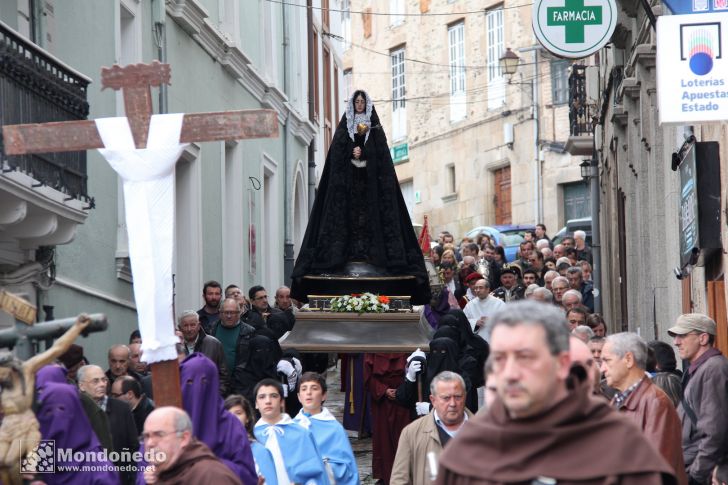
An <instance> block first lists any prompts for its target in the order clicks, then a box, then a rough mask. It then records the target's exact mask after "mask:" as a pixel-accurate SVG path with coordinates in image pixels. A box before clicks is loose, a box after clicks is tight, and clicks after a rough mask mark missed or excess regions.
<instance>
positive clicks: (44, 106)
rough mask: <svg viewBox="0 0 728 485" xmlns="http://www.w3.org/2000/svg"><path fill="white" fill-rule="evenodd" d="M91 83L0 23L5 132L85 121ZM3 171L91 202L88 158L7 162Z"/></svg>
mask: <svg viewBox="0 0 728 485" xmlns="http://www.w3.org/2000/svg"><path fill="white" fill-rule="evenodd" d="M89 83H90V80H89V79H88V78H86V77H85V76H83V75H82V74H80V73H77V72H75V71H74V70H72V69H71V68H70V67H68V66H66V65H64V64H63V63H62V62H61V61H59V60H57V59H55V58H54V57H53V56H51V55H50V54H48V53H47V52H45V51H44V50H43V49H41V48H39V47H38V46H36V45H35V44H33V43H31V42H29V41H28V40H26V39H24V38H23V37H22V36H20V35H18V33H17V32H15V31H13V30H12V29H10V28H9V27H8V26H7V25H5V24H4V23H2V22H0V126H2V125H11V124H23V123H46V122H50V121H67V120H81V119H86V118H87V116H88V113H89V105H88V102H87V97H86V95H87V87H88V85H89ZM0 153H2V161H4V162H5V163H4V164H2V165H3V170H7V169H8V166H9V169H12V170H17V171H20V172H23V173H25V174H27V175H29V176H31V177H32V178H33V179H35V180H37V181H38V182H40V183H42V184H43V185H45V186H48V187H50V188H53V189H55V190H58V191H59V192H62V193H64V194H66V195H67V196H68V197H71V198H75V199H81V200H87V199H88V191H87V183H86V182H87V180H86V178H87V174H86V152H68V153H47V154H40V155H21V156H9V157H8V156H5V154H4V150H3V143H2V136H0Z"/></svg>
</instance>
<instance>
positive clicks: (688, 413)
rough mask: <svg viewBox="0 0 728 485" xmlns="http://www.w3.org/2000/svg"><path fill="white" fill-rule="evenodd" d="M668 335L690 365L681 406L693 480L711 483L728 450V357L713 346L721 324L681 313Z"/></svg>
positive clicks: (689, 475)
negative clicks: (717, 327) (727, 413)
mask: <svg viewBox="0 0 728 485" xmlns="http://www.w3.org/2000/svg"><path fill="white" fill-rule="evenodd" d="M667 333H668V334H669V335H670V337H672V338H673V342H674V344H675V347H677V350H678V353H679V354H680V358H681V359H683V360H686V361H688V362H689V363H690V366H689V367H688V368H687V369H685V371H684V374H683V398H682V401H681V402H680V406H678V410H677V411H678V416H680V420H681V421H682V447H683V454H684V456H685V466H686V467H687V472H688V480H689V483H690V484H704V483H709V482H710V476H711V474H712V473H713V469H714V468H715V466H716V465H717V464H718V463H719V462H720V461H721V460H722V459H723V458H724V457H725V456H726V453H728V438H726V429H727V428H728V415H726V409H728V392H727V391H726V389H728V359H726V358H725V357H724V356H723V354H721V353H720V350H718V349H717V348H715V347H713V343H714V342H715V333H716V324H715V321H714V320H713V319H712V318H710V317H708V316H707V315H703V314H702V313H686V314H683V315H680V316H679V317H677V320H676V321H675V326H673V327H672V328H670V329H669V330H668V331H667Z"/></svg>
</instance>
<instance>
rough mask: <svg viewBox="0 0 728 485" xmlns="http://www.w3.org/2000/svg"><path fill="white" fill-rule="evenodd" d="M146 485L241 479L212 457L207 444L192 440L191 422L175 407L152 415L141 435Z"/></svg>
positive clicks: (232, 482)
mask: <svg viewBox="0 0 728 485" xmlns="http://www.w3.org/2000/svg"><path fill="white" fill-rule="evenodd" d="M142 441H143V443H144V449H145V450H146V451H145V458H146V459H148V460H149V464H150V466H149V467H147V469H146V470H144V480H145V482H146V483H226V484H227V483H229V484H241V483H242V482H241V481H240V479H239V478H238V477H237V476H236V475H235V474H234V473H233V472H232V470H230V468H228V467H227V466H226V465H224V464H223V463H222V462H220V460H218V459H217V458H216V457H215V455H213V454H212V452H211V451H210V448H208V447H207V445H206V444H204V443H202V442H201V441H198V440H197V439H195V437H194V436H192V421H191V420H190V417H189V416H188V415H187V413H186V412H184V411H182V410H181V409H178V408H175V407H162V408H159V409H156V410H154V411H152V413H151V414H150V415H149V417H147V420H146V422H145V423H144V432H143V433H142Z"/></svg>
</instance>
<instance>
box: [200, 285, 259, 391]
mask: <svg viewBox="0 0 728 485" xmlns="http://www.w3.org/2000/svg"><path fill="white" fill-rule="evenodd" d="M254 334H255V328H253V327H252V326H251V325H248V324H247V323H245V322H244V321H242V319H241V317H240V304H239V303H238V301H237V300H236V299H235V298H226V299H225V300H224V301H223V302H222V305H221V306H220V321H219V322H216V323H215V324H214V325H213V326H212V328H211V329H210V335H212V336H213V337H215V338H216V339H217V340H219V341H220V343H221V344H222V348H223V350H224V351H225V364H226V365H227V368H228V369H230V372H229V377H230V378H232V376H233V375H234V373H235V368H236V367H237V366H238V365H239V364H244V363H245V362H246V361H247V360H248V347H249V346H250V339H251V338H253V335H254Z"/></svg>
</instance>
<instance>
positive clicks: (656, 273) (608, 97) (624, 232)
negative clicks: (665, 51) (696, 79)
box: [589, 0, 728, 351]
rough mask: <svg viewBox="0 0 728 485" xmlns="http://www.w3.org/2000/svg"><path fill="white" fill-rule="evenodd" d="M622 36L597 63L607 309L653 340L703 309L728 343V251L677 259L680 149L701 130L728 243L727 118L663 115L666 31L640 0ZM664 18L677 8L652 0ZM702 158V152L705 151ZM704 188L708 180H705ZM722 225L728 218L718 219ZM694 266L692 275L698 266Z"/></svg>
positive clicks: (628, 6)
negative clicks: (662, 39)
mask: <svg viewBox="0 0 728 485" xmlns="http://www.w3.org/2000/svg"><path fill="white" fill-rule="evenodd" d="M618 4H619V8H620V12H619V18H618V24H617V29H616V31H615V34H614V36H613V37H612V42H611V43H610V44H608V45H607V47H606V48H604V49H602V50H601V51H600V52H599V53H598V54H596V55H595V56H593V57H592V58H591V59H590V60H589V63H590V64H592V65H594V66H597V67H598V72H599V86H598V90H597V91H598V92H599V93H600V99H599V101H598V103H596V105H595V106H594V108H596V109H595V111H594V120H595V133H594V138H595V141H596V147H597V156H598V162H599V175H600V192H601V195H600V196H601V205H600V221H601V228H602V230H601V239H602V261H603V265H602V269H603V271H602V274H603V280H602V282H603V285H602V286H603V307H604V316H605V318H606V320H607V322H608V324H609V327H610V330H611V331H620V330H629V331H637V332H639V333H640V334H641V335H642V336H643V337H645V338H646V339H648V340H649V339H653V338H659V339H661V340H666V341H668V342H669V341H671V339H670V338H669V337H668V335H667V329H668V328H669V327H670V326H671V325H672V324H673V322H674V321H675V318H676V317H677V316H678V315H680V314H681V313H683V312H691V311H695V312H703V313H707V314H709V315H711V316H712V317H713V318H715V319H716V320H717V321H718V323H719V325H718V328H719V335H718V342H719V345H720V346H721V348H722V349H723V350H724V351H725V350H728V335H727V333H726V332H727V328H728V327H727V322H726V317H725V315H726V309H725V308H726V305H725V301H726V292H725V283H724V274H725V268H726V263H728V260H727V259H726V255H725V251H724V250H722V249H720V250H716V251H706V250H703V251H701V257H700V258H699V261H698V263H697V265H687V266H685V267H683V268H682V269H683V274H682V275H681V277H682V279H678V278H676V275H675V271H674V270H675V268H678V269H679V268H680V267H681V266H682V263H681V258H680V238H681V230H680V195H681V186H680V175H679V172H677V171H674V170H673V169H672V163H673V153H676V152H678V151H679V149H680V148H681V146H682V145H683V144H684V143H685V141H686V139H687V138H688V137H690V136H691V135H694V136H695V138H696V140H697V141H699V142H705V141H715V142H718V143H719V146H720V149H719V155H720V216H719V219H720V220H719V221H718V220H717V219H716V220H715V221H714V225H713V229H715V230H717V231H719V232H720V235H721V236H720V237H721V239H722V247H723V248H725V247H728V246H727V243H728V231H726V187H728V184H727V182H728V166H727V161H728V149H727V147H728V128H727V127H726V123H725V122H723V123H714V124H695V125H666V124H663V125H661V124H660V113H659V107H658V96H660V93H659V92H658V90H657V77H656V32H655V27H654V25H653V24H652V22H651V20H650V16H649V15H648V12H647V11H646V10H645V8H644V7H643V6H642V5H641V4H640V2H633V1H629V0H620V1H618ZM650 13H651V14H653V15H654V16H655V19H656V22H659V21H660V17H661V16H662V15H669V13H670V12H669V10H668V9H667V7H666V6H665V5H663V4H662V3H661V2H659V1H652V2H651V10H650ZM696 163H698V164H700V163H701V161H700V160H697V161H696ZM698 190H699V191H700V190H701V187H698ZM718 224H719V227H715V226H717V225H718ZM688 273H689V274H688Z"/></svg>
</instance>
